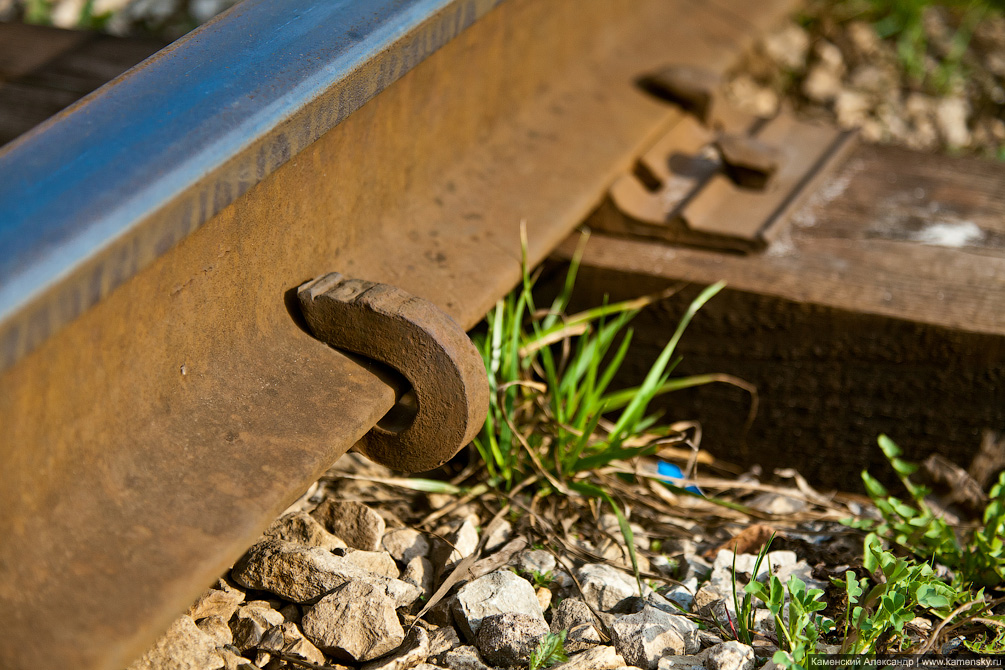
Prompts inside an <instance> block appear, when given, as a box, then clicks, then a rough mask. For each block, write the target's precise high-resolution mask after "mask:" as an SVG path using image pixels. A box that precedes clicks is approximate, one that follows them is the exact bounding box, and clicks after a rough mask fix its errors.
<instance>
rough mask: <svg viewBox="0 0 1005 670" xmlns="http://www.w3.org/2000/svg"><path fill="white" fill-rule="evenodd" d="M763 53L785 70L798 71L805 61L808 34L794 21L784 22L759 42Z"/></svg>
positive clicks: (808, 40) (808, 39) (807, 48)
mask: <svg viewBox="0 0 1005 670" xmlns="http://www.w3.org/2000/svg"><path fill="white" fill-rule="evenodd" d="M761 47H762V49H763V50H764V55H766V56H767V57H768V58H770V59H771V60H772V61H774V62H775V63H777V64H778V65H780V66H781V67H782V68H784V69H786V70H792V71H800V70H802V68H803V65H804V64H805V63H806V52H807V51H809V48H810V36H809V35H808V34H807V33H806V31H805V30H803V29H802V28H801V27H800V26H798V25H797V24H795V23H786V24H785V26H784V27H782V28H781V29H780V30H776V31H774V32H772V33H770V34H768V35H767V36H766V37H765V38H764V40H763V41H762V43H761Z"/></svg>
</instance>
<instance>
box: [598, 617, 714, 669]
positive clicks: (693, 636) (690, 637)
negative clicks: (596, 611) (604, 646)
mask: <svg viewBox="0 0 1005 670" xmlns="http://www.w3.org/2000/svg"><path fill="white" fill-rule="evenodd" d="M611 637H612V641H613V642H614V647H615V649H617V651H618V653H619V654H621V656H622V657H623V658H624V659H625V660H626V661H627V662H628V663H630V664H632V665H635V666H638V667H640V668H644V669H647V670H656V667H657V665H658V664H659V659H660V658H661V657H663V656H667V655H671V654H673V655H683V654H694V653H696V652H697V651H698V627H697V626H696V625H695V624H693V623H692V622H691V621H690V620H689V619H687V618H686V617H683V616H678V615H674V614H669V613H667V612H664V611H662V610H659V609H656V608H655V607H652V606H651V605H646V606H644V607H643V608H642V611H641V612H638V613H636V614H629V615H626V616H619V617H617V618H616V619H615V621H614V624H613V625H612V626H611Z"/></svg>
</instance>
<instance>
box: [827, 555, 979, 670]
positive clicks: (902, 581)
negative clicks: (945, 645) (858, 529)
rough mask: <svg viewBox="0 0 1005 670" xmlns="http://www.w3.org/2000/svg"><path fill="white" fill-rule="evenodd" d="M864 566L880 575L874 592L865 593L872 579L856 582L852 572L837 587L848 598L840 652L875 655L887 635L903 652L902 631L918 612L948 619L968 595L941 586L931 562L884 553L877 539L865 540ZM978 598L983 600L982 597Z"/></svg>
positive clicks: (847, 573) (941, 583)
mask: <svg viewBox="0 0 1005 670" xmlns="http://www.w3.org/2000/svg"><path fill="white" fill-rule="evenodd" d="M865 567H866V569H868V570H870V571H874V572H875V571H878V573H877V574H881V575H882V578H881V580H880V581H879V583H877V584H876V585H875V586H874V587H872V588H871V589H868V590H867V588H868V584H869V580H868V579H866V578H858V577H856V576H855V574H854V573H853V572H851V571H850V570H849V571H848V572H846V573H845V579H844V581H840V580H836V582H835V583H837V584H839V585H840V586H843V587H844V590H845V595H846V597H847V599H848V602H847V608H846V610H845V622H844V635H845V637H844V643H843V645H842V649H841V651H842V653H847V654H871V653H875V652H876V651H877V644H878V643H879V641H880V640H881V639H882V638H883V637H884V636H888V637H890V638H892V639H891V642H890V643H888V647H889V644H892V643H893V642H896V643H897V644H898V647H900V646H902V645H903V643H904V638H903V631H904V626H905V625H906V624H907V623H908V622H909V621H911V620H912V619H914V617H915V616H916V610H917V609H918V608H921V609H925V610H930V611H931V612H933V613H934V614H936V615H938V616H939V617H943V618H944V617H946V616H948V615H949V613H950V612H951V610H952V607H953V605H954V604H955V603H957V602H960V601H964V600H966V599H968V598H969V595H970V594H969V593H967V592H960V591H958V590H957V589H955V588H953V587H952V586H950V585H948V584H946V583H945V582H943V581H941V580H940V579H939V578H938V576H937V575H936V574H935V571H934V570H932V568H931V566H930V565H928V564H927V563H921V564H918V563H915V562H914V561H913V560H912V559H908V558H899V557H897V556H895V555H894V554H893V553H892V552H889V551H885V550H883V549H882V548H881V547H880V544H879V541H878V538H876V537H875V536H872V537H871V538H867V540H866V545H865ZM977 597H978V600H981V599H983V593H979V594H978V596H977ZM898 650H900V649H898Z"/></svg>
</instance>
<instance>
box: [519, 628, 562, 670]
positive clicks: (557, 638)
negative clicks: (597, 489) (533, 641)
mask: <svg viewBox="0 0 1005 670" xmlns="http://www.w3.org/2000/svg"><path fill="white" fill-rule="evenodd" d="M565 636H566V631H564V630H563V631H560V632H558V633H545V634H544V636H542V637H541V639H540V640H539V641H538V643H537V647H535V648H534V651H532V652H531V653H530V663H529V664H528V668H529V670H540V669H541V668H550V667H551V666H553V665H557V664H558V663H565V662H566V661H568V660H569V657H568V656H566V654H565Z"/></svg>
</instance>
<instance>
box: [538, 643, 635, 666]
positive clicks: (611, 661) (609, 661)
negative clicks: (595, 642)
mask: <svg viewBox="0 0 1005 670" xmlns="http://www.w3.org/2000/svg"><path fill="white" fill-rule="evenodd" d="M624 665H625V659H624V658H622V657H621V655H620V654H619V653H618V652H617V651H615V649H614V647H610V646H603V647H594V648H593V649H587V650H586V651H581V652H579V653H578V654H573V655H572V656H570V657H569V660H568V661H566V662H565V663H561V664H559V665H553V666H551V670H617V668H621V667H623V666H624Z"/></svg>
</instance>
